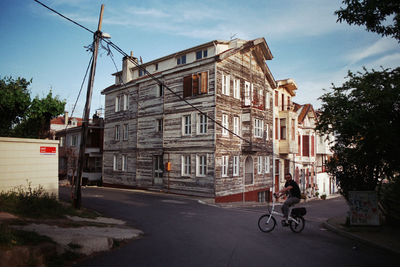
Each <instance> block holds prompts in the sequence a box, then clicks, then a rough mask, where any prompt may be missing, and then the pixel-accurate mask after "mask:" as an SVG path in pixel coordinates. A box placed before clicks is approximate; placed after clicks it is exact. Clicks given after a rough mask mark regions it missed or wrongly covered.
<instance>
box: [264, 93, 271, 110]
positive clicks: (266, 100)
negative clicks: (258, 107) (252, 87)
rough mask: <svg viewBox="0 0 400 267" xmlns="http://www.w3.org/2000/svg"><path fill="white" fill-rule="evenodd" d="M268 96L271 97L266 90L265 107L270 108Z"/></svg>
mask: <svg viewBox="0 0 400 267" xmlns="http://www.w3.org/2000/svg"><path fill="white" fill-rule="evenodd" d="M270 98H271V94H270V93H269V92H266V93H265V108H266V109H270V108H271V104H270Z"/></svg>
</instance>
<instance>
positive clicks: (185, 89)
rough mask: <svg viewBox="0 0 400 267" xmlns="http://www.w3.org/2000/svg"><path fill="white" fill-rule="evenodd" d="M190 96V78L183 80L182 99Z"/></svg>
mask: <svg viewBox="0 0 400 267" xmlns="http://www.w3.org/2000/svg"><path fill="white" fill-rule="evenodd" d="M191 95H192V76H186V77H185V78H183V97H187V96H191Z"/></svg>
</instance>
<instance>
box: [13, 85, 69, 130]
mask: <svg viewBox="0 0 400 267" xmlns="http://www.w3.org/2000/svg"><path fill="white" fill-rule="evenodd" d="M64 107H65V101H61V100H60V99H58V97H57V96H55V97H53V93H52V91H51V90H50V92H49V93H48V94H47V96H46V97H45V98H42V99H39V97H38V96H36V97H35V98H34V99H33V100H32V102H31V105H30V106H29V109H28V110H27V112H26V113H25V117H24V119H23V120H22V122H21V123H20V124H18V125H17V126H16V127H15V129H14V134H15V136H18V137H30V138H50V135H49V134H50V121H51V119H53V118H55V117H57V116H58V115H60V114H62V113H63V112H64Z"/></svg>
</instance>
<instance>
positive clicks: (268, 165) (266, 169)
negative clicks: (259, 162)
mask: <svg viewBox="0 0 400 267" xmlns="http://www.w3.org/2000/svg"><path fill="white" fill-rule="evenodd" d="M264 159H265V162H264V166H265V173H269V169H270V161H269V160H270V159H269V156H265V158H264Z"/></svg>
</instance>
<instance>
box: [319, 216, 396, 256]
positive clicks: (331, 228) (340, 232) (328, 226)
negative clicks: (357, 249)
mask: <svg viewBox="0 0 400 267" xmlns="http://www.w3.org/2000/svg"><path fill="white" fill-rule="evenodd" d="M323 226H324V227H325V228H326V229H328V230H329V231H331V232H334V233H337V234H338V235H341V236H343V237H346V238H349V239H352V240H355V241H358V242H360V243H363V244H367V245H369V246H372V247H375V248H380V249H383V250H386V251H389V252H391V253H394V254H397V255H400V252H399V251H397V250H394V249H392V248H391V247H387V246H385V245H382V244H378V243H375V242H372V241H370V240H368V239H365V238H362V237H360V236H358V235H355V234H352V233H349V232H347V231H344V230H341V229H339V228H337V227H336V226H334V225H332V224H330V223H329V222H328V221H325V222H323Z"/></svg>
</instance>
